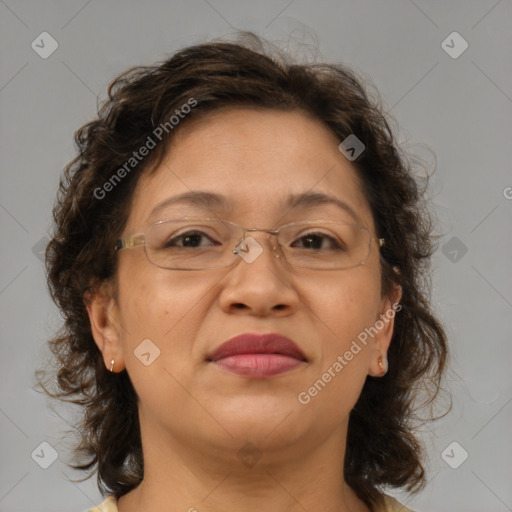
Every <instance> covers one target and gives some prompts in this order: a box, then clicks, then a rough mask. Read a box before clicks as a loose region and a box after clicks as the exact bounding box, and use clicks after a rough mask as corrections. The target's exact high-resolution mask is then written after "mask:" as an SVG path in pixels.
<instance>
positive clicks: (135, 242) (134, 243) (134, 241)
mask: <svg viewBox="0 0 512 512" xmlns="http://www.w3.org/2000/svg"><path fill="white" fill-rule="evenodd" d="M186 220H190V221H194V222H201V221H209V222H211V221H214V222H218V223H222V224H223V225H227V227H228V229H229V226H232V227H233V228H236V229H237V230H239V231H241V233H242V235H241V240H240V241H239V242H238V243H236V245H235V248H234V249H233V251H232V254H235V255H236V254H239V252H240V246H241V245H242V243H243V242H244V241H245V240H246V233H247V232H255V231H260V232H263V233H268V234H270V235H275V236H276V242H277V245H274V246H273V247H272V249H273V250H274V251H275V257H276V258H279V257H280V255H279V254H278V253H277V252H276V251H277V248H278V246H279V248H280V249H281V253H283V255H284V259H285V261H286V262H287V263H288V264H289V265H290V266H291V267H298V268H309V269H311V270H347V269H350V268H356V267H360V266H362V265H364V264H365V263H366V262H367V261H368V258H369V257H370V253H371V246H372V242H373V240H375V237H374V236H373V235H372V234H371V233H370V231H369V230H368V228H367V227H366V226H363V225H362V224H357V223H350V222H336V221H330V220H325V219H318V220H314V221H304V222H290V223H288V224H284V225H283V226H280V227H279V228H278V229H260V228H246V227H244V226H240V225H239V224H235V223H234V222H230V221H227V220H222V219H212V218H195V217H194V218H189V217H186V218H182V219H168V220H163V221H159V222H154V223H153V224H150V225H148V226H147V227H146V228H145V231H144V232H143V233H138V234H135V235H131V236H127V237H123V238H119V239H117V240H116V242H115V244H114V253H117V252H119V251H121V250H123V249H133V248H135V247H142V246H144V252H145V254H146V258H147V259H148V261H149V262H150V263H151V264H152V265H154V266H156V267H158V268H163V269H166V270H213V269H216V268H228V267H230V266H232V265H234V264H235V263H236V261H237V258H234V259H233V261H232V262H231V263H228V264H227V265H218V266H213V267H203V268H197V267H195V268H174V267H168V266H162V265H158V264H157V263H155V262H154V261H152V260H151V258H150V256H149V254H148V251H147V248H148V244H147V243H146V237H145V232H147V230H148V229H150V228H151V227H152V226H157V225H161V224H166V223H171V222H181V221H186ZM319 223H328V224H344V225H351V226H356V227H357V228H359V229H362V230H364V231H366V232H367V233H368V237H369V241H368V253H367V255H366V258H365V259H364V260H363V261H361V262H358V263H356V264H354V265H351V266H348V267H340V268H316V267H307V266H306V267H303V266H301V265H294V264H292V263H290V262H289V261H288V259H287V257H286V250H283V246H282V244H281V243H280V242H279V238H278V237H279V233H281V232H282V230H283V229H284V228H289V227H290V226H299V225H301V226H302V225H303V226H310V227H312V228H313V227H318V224H319ZM230 231H231V229H230ZM177 236H178V237H179V236H181V235H177ZM326 236H328V235H326ZM376 241H377V245H378V248H379V249H380V248H381V247H382V246H383V245H384V244H385V239H384V238H376Z"/></svg>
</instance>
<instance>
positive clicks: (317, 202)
mask: <svg viewBox="0 0 512 512" xmlns="http://www.w3.org/2000/svg"><path fill="white" fill-rule="evenodd" d="M180 203H182V204H188V205H190V206H195V207H198V208H202V209H203V210H216V211H223V212H226V211H227V210H229V209H230V203H229V200H228V198H227V197H226V196H224V195H221V194H216V193H213V192H208V191H203V190H198V191H190V192H184V193H182V194H178V195H176V196H173V197H169V198H167V199H164V200H163V201H162V202H160V203H158V204H157V205H156V206H155V207H154V208H153V210H152V211H151V213H150V215H149V217H148V219H151V218H153V217H155V216H156V215H157V214H158V213H160V212H161V211H162V210H164V209H165V208H167V207H169V206H171V205H174V204H180ZM326 204H332V205H334V206H337V207H338V208H340V209H342V210H344V211H345V212H346V213H348V214H349V215H350V216H351V217H352V218H353V219H354V220H356V221H357V222H359V223H360V222H361V218H360V216H359V215H358V214H357V213H356V212H355V210H354V209H353V208H352V207H351V206H350V205H348V204H347V203H346V202H345V201H342V200H341V199H338V198H337V197H334V196H331V195H327V194H324V193H322V192H303V193H301V194H292V195H289V196H288V197H287V198H286V200H285V201H284V203H283V205H282V206H283V207H284V208H287V209H294V208H300V209H308V208H314V207H316V206H321V205H326Z"/></svg>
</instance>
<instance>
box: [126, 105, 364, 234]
mask: <svg viewBox="0 0 512 512" xmlns="http://www.w3.org/2000/svg"><path fill="white" fill-rule="evenodd" d="M339 142H340V141H338V140H337V138H336V136H335V135H334V134H333V132H332V131H331V130H329V128H328V127H326V126H325V125H324V124H323V123H322V122H320V121H318V120H316V119H314V118H312V117H310V116H309V115H307V114H305V113H302V112H281V111H274V110H257V109H252V108H236V109H234V108H230V109H225V110H221V111H215V112H212V113H209V114H206V115H204V117H201V118H199V119H195V120H189V121H187V124H185V125H184V126H183V127H181V128H180V130H179V131H178V132H177V133H176V135H175V137H174V139H173V140H172V142H171V144H170V146H169V147H168V151H167V154H166V157H165V159H164V160H163V161H162V163H161V164H160V165H159V166H158V167H157V168H156V169H154V170H153V171H152V172H150V173H148V174H145V175H143V176H142V177H141V179H140V180H139V183H138V184H137V187H136V190H135V194H134V197H133V201H132V207H131V212H130V216H129V220H128V225H127V230H128V231H129V230H130V229H132V228H133V229H136V228H142V227H143V226H145V225H147V224H148V223H150V222H156V221H158V220H163V219H164V218H165V217H166V216H169V215H171V214H174V215H175V214H177V213H183V214H187V215H188V214H193V213H196V212H197V213H198V214H199V213H202V214H203V213H206V214H208V213H214V214H218V215H222V216H223V218H224V219H226V220H232V221H234V222H239V223H245V225H246V226H249V225H252V226H267V225H268V226H271V225H274V223H275V222H277V221H279V220H280V219H282V218H283V215H285V214H286V215H292V214H293V213H300V214H304V212H307V211H308V210H309V211H311V212H313V211H314V210H316V211H317V212H320V211H323V212H324V214H328V213H329V212H332V214H334V212H342V211H343V205H345V206H346V208H345V211H344V212H343V215H347V220H352V221H353V222H354V221H356V220H357V221H359V222H361V223H363V224H365V225H366V226H367V227H369V228H373V223H372V219H371V213H370V209H369V205H368V203H367V200H366V198H365V196H364V193H363V190H362V184H361V182H360V179H359V177H358V175H357V171H356V170H355V168H354V167H353V166H352V164H351V163H350V162H349V161H348V160H347V159H346V158H345V157H344V156H343V155H342V153H341V152H340V151H339V150H338V144H339ZM199 191H200V192H201V193H203V192H206V193H207V194H203V195H202V196H199V195H198V194H197V192H199ZM195 193H196V194H195ZM194 195H196V197H195V198H194V197H193V196H194ZM208 195H210V196H211V197H210V198H208ZM176 196H187V197H188V200H187V201H185V200H181V201H179V202H176V201H175V199H176ZM213 196H218V198H219V200H216V199H215V198H213ZM326 198H330V199H332V200H329V199H327V200H326ZM194 199H195V200H194ZM298 200H301V201H298ZM336 202H338V203H339V204H337V205H336V204H335V203H336ZM201 204H202V205H203V206H201ZM350 210H352V219H350V217H348V215H349V211H350ZM203 216H204V215H203Z"/></svg>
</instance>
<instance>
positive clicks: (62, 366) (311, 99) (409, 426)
mask: <svg viewBox="0 0 512 512" xmlns="http://www.w3.org/2000/svg"><path fill="white" fill-rule="evenodd" d="M241 36H242V37H241V38H240V39H239V40H238V41H237V42H228V41H215V42H209V43H205V44H199V45H195V46H191V47H187V48H184V49H182V50H180V51H178V52H176V53H175V54H174V55H172V56H171V57H170V58H168V59H167V60H165V61H163V62H160V63H158V64H156V65H153V66H139V67H134V68H131V69H129V70H127V71H126V72H124V73H122V74H121V75H119V76H118V77H116V78H115V79H114V80H113V81H112V82H111V84H110V85H109V88H108V99H107V100H106V101H105V102H104V103H103V104H102V106H101V108H100V109H99V111H98V117H97V118H96V119H95V120H93V121H91V122H89V123H87V124H85V125H84V126H82V127H81V128H80V129H79V130H78V131H77V132H76V133H75V142H76V145H77V150H78V155H77V156H76V158H74V160H72V161H71V162H70V163H69V164H68V165H67V167H66V169H65V172H64V174H63V177H62V178H61V180H60V186H59V192H58V198H57V202H56V205H55V207H54V210H53V217H54V221H55V224H56V226H55V230H54V234H53V238H52V239H51V241H50V243H49V245H48V247H47V251H46V270H47V278H48V284H49V288H50V292H51V296H52V298H53V300H54V301H55V302H56V304H57V305H58V306H59V307H60V309H61V311H62V313H63V315H64V318H65V323H64V325H63V326H62V327H61V330H60V331H59V333H58V334H57V335H56V337H54V338H53V339H52V340H50V342H49V347H50V349H51V353H52V354H51V358H52V361H53V364H54V366H55V367H54V368H53V369H52V372H50V371H49V370H48V369H46V370H39V371H38V372H36V374H37V376H38V382H39V384H40V385H41V386H42V387H43V389H44V391H45V392H46V393H48V394H49V395H50V396H52V397H53V398H58V399H60V400H64V401H67V402H72V403H75V404H79V405H80V406H81V407H82V412H83V414H82V416H81V423H80V428H79V431H80V434H81V439H80V442H79V443H78V445H77V446H76V449H75V452H74V453H75V459H74V461H75V462H78V463H77V464H70V466H72V467H73V468H75V469H80V470H86V471H87V470H90V474H89V475H88V476H87V478H89V477H90V476H91V475H92V474H93V472H94V470H95V469H97V472H98V486H99V488H100V490H101V492H102V493H103V494H105V493H110V494H113V495H115V496H116V497H117V498H119V497H120V496H122V495H124V494H126V493H128V492H129V491H130V490H132V489H133V488H134V487H136V486H137V485H138V484H139V483H140V482H141V480H142V478H143V475H144V465H143V454H142V445H141V435H140V427H139V419H138V404H137V400H138V398H137V395H136V392H135V390H134V388H133V386H132V383H131V381H130V377H129V375H128V373H127V372H126V371H123V372H121V373H120V374H112V373H110V372H109V371H108V370H107V369H106V368H105V365H104V363H103V359H102V355H101V353H100V351H99V349H98V347H97V345H96V343H95V342H94V339H93V336H92V333H91V327H90V322H89V319H88V315H87V312H86V307H85V295H86V293H87V292H91V291H94V289H95V287H96V286H98V285H100V284H101V283H104V282H108V281H109V280H110V279H112V278H113V277H114V276H115V273H116V258H115V255H114V250H113V249H114V243H115V240H116V239H117V238H118V236H119V235H120V233H121V232H122V230H123V228H124V225H125V223H126V221H127V217H128V214H129V209H130V201H131V198H132V196H133V192H134V189H135V187H136V185H137V182H138V180H139V179H140V177H141V176H142V174H143V173H151V172H152V171H153V170H154V169H155V168H156V167H157V166H158V164H159V163H160V162H161V161H162V159H163V157H164V156H165V153H166V150H167V148H168V146H169V141H170V140H171V138H172V137H173V136H174V134H175V133H176V131H177V130H179V129H180V128H181V126H182V125H183V124H186V123H187V122H188V121H189V119H194V118H197V117H198V116H201V115H204V114H206V113H208V112H211V111H214V110H217V109H220V108H223V107H235V106H251V107H257V108H260V109H275V110H280V111H303V112H306V113H309V114H312V115H313V116H314V117H315V118H317V119H319V120H321V121H322V122H323V123H324V124H325V125H327V126H328V127H329V128H330V129H331V130H332V132H334V134H335V135H336V136H337V138H338V139H339V140H340V141H342V140H344V139H345V138H346V137H347V136H348V135H350V134H355V135H356V136H357V138H358V139H360V140H361V141H362V142H363V143H364V145H365V147H366V148H365V151H364V152H363V153H362V154H361V156H359V157H358V158H357V160H356V161H354V162H353V165H354V167H355V169H356V170H357V172H358V173H359V175H360V177H361V178H362V183H363V188H364V192H365V194H366V197H367V200H368V202H369V205H370V208H371V212H372V215H373V219H374V222H375V226H376V232H377V236H378V237H382V238H385V240H386V243H385V245H384V247H383V248H382V252H381V269H382V293H383V294H389V293H390V291H391V290H392V287H393V285H396V284H399V285H400V286H401V287H402V298H401V306H402V309H401V311H400V313H399V314H397V315H396V317H395V328H394V333H393V337H392V340H391V345H390V348H389V352H388V359H389V371H388V373H387V374H386V375H385V377H383V378H379V379H376V378H372V377H368V378H367V379H366V382H365V384H364V387H363V390H362V393H361V395H360V397H359V399H358V401H357V403H356V405H355V407H354V408H353V410H352V411H351V413H350V418H349V428H348V437H347V449H346V455H345V479H346V482H347V483H348V485H350V486H351V487H352V488H353V489H354V490H355V492H356V493H357V495H358V496H359V498H360V499H362V500H363V501H364V502H365V503H366V504H367V505H368V506H369V507H370V508H372V507H373V506H374V505H375V504H377V503H379V502H380V501H381V499H382V492H383V491H382V489H383V488H384V487H386V486H390V487H396V488H400V487H405V488H406V489H407V490H408V491H410V492H417V491H418V490H420V489H421V488H422V487H423V486H424V485H425V469H424V466H423V463H422V460H423V456H424V452H423V447H422V443H420V441H419V440H418V438H417V437H416V436H415V434H414V431H415V428H414V427H413V417H416V416H415V412H416V411H417V409H418V408H417V407H416V406H415V404H417V399H418V396H420V395H421V392H420V390H421V389H423V390H425V389H427V402H426V403H431V402H432V400H433V399H434V398H435V397H436V396H437V394H438V391H439V389H440V386H441V381H442V378H443V375H444V370H445V367H446V364H447V356H448V352H447V340H446V335H445V332H444V330H443V327H442V325H441V324H440V322H439V321H438V320H437V319H436V318H435V316H434V314H433V312H432V309H431V306H430V303H429V296H430V278H429V263H430V258H431V255H432V253H433V252H434V250H435V248H436V247H435V246H436V244H435V236H434V235H433V222H432V217H431V214H430V213H429V211H428V210H427V209H426V201H425V199H424V190H422V187H420V185H419V182H418V180H417V179H416V178H415V177H414V174H413V171H414V169H413V167H414V166H413V165H412V164H411V163H410V159H409V158H408V157H407V156H406V155H405V154H404V153H403V152H402V150H401V149H400V148H399V145H398V143H397V141H396V140H395V136H394V135H393V133H392V130H391V128H390V124H389V120H390V117H389V116H388V115H384V113H383V108H382V106H381V102H380V100H379V99H378V95H375V97H373V96H371V95H370V93H369V92H368V91H367V90H366V88H365V87H364V86H363V85H362V84H363V82H364V81H363V80H361V79H359V78H358V77H357V75H356V74H355V73H354V72H353V71H352V70H350V69H348V68H347V67H346V66H344V65H334V64H319V63H303V64H299V63H297V62H291V61H290V58H289V57H288V56H287V55H286V54H285V53H284V52H282V51H280V50H278V49H277V48H275V47H273V46H272V45H269V44H268V43H265V42H264V41H262V40H261V39H260V38H259V37H257V36H255V35H254V34H252V33H242V34H241ZM269 48H270V50H269ZM191 98H193V99H194V101H196V102H197V103H196V104H195V107H194V108H193V109H191V112H190V113H189V114H188V115H187V116H186V118H185V119H182V120H181V121H180V124H179V126H177V127H176V128H175V129H174V128H171V127H170V126H169V123H168V121H169V119H170V118H171V116H172V115H173V114H175V113H176V110H178V111H179V109H180V108H181V107H182V106H183V105H186V104H187V103H189V104H190V100H191ZM164 123H168V124H167V125H166V126H167V129H166V130H163V132H164V133H162V137H161V141H160V142H159V143H158V145H157V147H156V148H155V149H154V150H153V151H152V152H150V154H149V155H148V156H147V158H145V159H143V160H142V161H141V162H140V163H137V165H135V166H134V169H133V170H131V171H130V172H125V173H122V174H123V176H122V179H120V180H117V181H116V182H112V177H113V176H114V174H116V171H119V169H120V168H121V167H122V166H123V164H126V162H127V161H128V160H129V159H130V158H131V157H132V156H133V152H134V151H135V150H137V149H138V148H140V147H142V146H143V145H144V144H145V143H146V141H147V140H148V136H150V135H151V134H154V131H155V129H156V128H157V127H159V126H162V125H163V124H164ZM160 131H162V130H160ZM158 133H160V132H158ZM125 169H126V168H125ZM117 175H118V176H119V175H120V174H119V172H118V173H117ZM109 180H110V181H109ZM107 182H109V183H111V184H112V186H111V187H109V192H108V194H104V193H103V192H101V190H105V188H104V187H105V184H106V183H107ZM100 195H101V196H102V197H98V196H100ZM48 375H50V377H49V378H48ZM43 376H45V377H47V382H46V384H48V382H50V381H51V382H52V383H53V384H54V385H55V386H56V387H55V389H54V390H52V391H51V390H49V389H48V386H47V385H46V384H45V383H43V381H42V379H40V378H39V377H43ZM52 376H53V380H51V379H52ZM55 377H56V378H55ZM424 382H428V383H430V387H426V388H425V387H424V386H423V383H424ZM422 386H423V387H422ZM416 435H417V434H416ZM95 466H97V468H95Z"/></svg>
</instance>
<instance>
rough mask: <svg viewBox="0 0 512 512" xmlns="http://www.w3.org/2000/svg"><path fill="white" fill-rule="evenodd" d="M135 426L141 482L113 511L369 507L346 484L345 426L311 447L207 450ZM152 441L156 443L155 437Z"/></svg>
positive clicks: (362, 510) (289, 511)
mask: <svg viewBox="0 0 512 512" xmlns="http://www.w3.org/2000/svg"><path fill="white" fill-rule="evenodd" d="M150 430H151V431H148V429H144V428H143V429H142V444H143V453H144V480H143V481H142V482H141V484H140V485H139V486H138V487H136V488H135V489H133V490H132V491H131V492H129V493H128V494H126V495H124V496H122V497H121V498H120V499H119V502H118V510H119V512H132V511H133V512H135V511H140V510H151V511H152V512H160V511H161V512H164V511H165V512H169V511H170V510H173V511H174V510H176V511H188V512H196V511H197V512H217V511H223V512H225V511H230V510H243V511H244V512H261V510H262V504H264V509H265V511H266V512H304V511H305V510H307V511H308V512H315V511H322V512H331V511H332V512H335V511H336V512H369V509H368V508H367V507H366V505H365V504H364V503H363V502H362V501H361V500H359V498H358V497H357V496H356V494H355V492H354V491H353V490H352V489H351V488H350V487H349V486H348V485H346V484H345V482H344V478H343V460H344V455H345V440H346V424H345V425H340V427H339V428H338V429H337V430H335V431H333V433H332V434H331V436H330V437H328V438H326V439H323V440H321V441H319V440H317V441H318V442H317V443H315V444H314V446H313V445H311V444H309V445H301V446H300V447H297V446H288V447H284V448H283V446H282V445H281V446H278V447H276V446H272V444H271V443H270V442H267V443H265V442H264V440H260V442H258V448H257V447H256V445H245V449H242V450H241V451H240V446H243V443H234V442H233V440H231V441H230V442H231V443H232V444H234V445H236V447H233V449H230V448H227V447H226V446H217V447H212V444H211V443H207V442H205V443H203V444H201V443H199V442H198V441H197V439H196V440H195V442H194V440H193V439H183V438H181V439H177V438H176V437H175V436H174V437H173V438H171V439H170V438H169V433H168V432H167V433H163V432H161V431H160V432H158V429H157V428H155V426H154V425H153V427H152V428H151V429H150ZM156 440H158V441H156Z"/></svg>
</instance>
